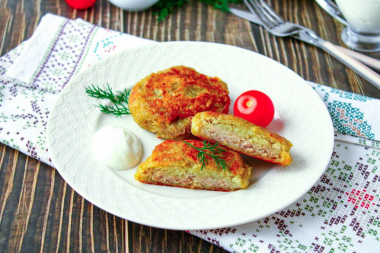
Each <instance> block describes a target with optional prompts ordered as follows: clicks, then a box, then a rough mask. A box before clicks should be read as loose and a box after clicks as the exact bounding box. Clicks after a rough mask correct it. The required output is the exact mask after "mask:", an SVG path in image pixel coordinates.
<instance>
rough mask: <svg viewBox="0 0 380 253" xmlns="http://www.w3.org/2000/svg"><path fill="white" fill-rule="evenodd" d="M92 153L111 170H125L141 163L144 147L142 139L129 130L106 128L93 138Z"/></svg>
mask: <svg viewBox="0 0 380 253" xmlns="http://www.w3.org/2000/svg"><path fill="white" fill-rule="evenodd" d="M92 151H93V153H94V155H95V156H96V158H97V159H98V160H99V161H100V162H102V163H104V164H105V165H106V166H108V167H109V168H111V169H114V170H124V169H129V168H132V167H134V166H136V165H137V164H138V163H139V162H140V160H141V156H142V145H141V141H140V139H139V138H137V137H136V135H134V134H133V133H132V132H130V131H128V130H127V129H125V128H119V127H113V126H104V127H102V128H101V129H99V130H98V131H97V132H95V134H94V135H93V137H92Z"/></svg>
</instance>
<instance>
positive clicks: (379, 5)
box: [336, 0, 380, 33]
mask: <svg viewBox="0 0 380 253" xmlns="http://www.w3.org/2000/svg"><path fill="white" fill-rule="evenodd" d="M336 3H337V4H338V7H339V9H340V10H341V12H342V13H343V16H344V17H345V18H346V20H347V21H348V23H349V24H350V26H352V28H353V29H354V30H355V31H356V32H360V33H380V0H336Z"/></svg>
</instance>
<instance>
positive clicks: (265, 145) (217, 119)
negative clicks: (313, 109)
mask: <svg viewBox="0 0 380 253" xmlns="http://www.w3.org/2000/svg"><path fill="white" fill-rule="evenodd" d="M191 132H192V133H193V134H194V135H195V136H197V137H199V138H201V139H205V140H208V141H210V142H214V143H215V142H218V143H219V144H220V145H222V146H225V147H227V148H229V149H232V150H234V151H237V152H239V153H242V154H245V155H248V156H252V157H255V158H259V159H261V160H265V161H268V162H272V163H277V164H281V165H282V166H286V165H289V164H291V163H292V157H291V155H290V148H291V147H292V143H291V142H290V141H288V140H287V139H285V138H284V137H282V136H280V135H278V134H276V133H273V132H271V131H269V130H268V129H266V128H264V127H261V126H257V125H255V124H253V123H251V122H249V121H247V120H245V119H243V118H239V117H236V116H234V115H227V114H223V113H216V112H201V113H198V114H197V115H195V116H194V117H193V120H192V125H191Z"/></svg>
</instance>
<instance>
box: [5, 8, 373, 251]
mask: <svg viewBox="0 0 380 253" xmlns="http://www.w3.org/2000/svg"><path fill="white" fill-rule="evenodd" d="M150 43H154V42H153V41H150V40H146V39H141V38H138V37H135V36H131V35H128V34H123V33H120V32H115V31H110V30H107V29H104V28H101V27H97V26H95V25H92V24H89V23H87V22H85V21H83V20H81V19H77V20H69V19H66V18H63V17H59V16H55V15H52V14H47V15H45V16H44V17H43V18H42V20H41V22H40V24H39V26H38V27H37V29H36V31H35V33H34V35H33V36H32V37H31V38H30V39H29V40H27V41H25V42H24V43H22V44H21V45H19V46H18V47H17V48H15V49H14V50H12V51H10V52H9V53H8V54H6V55H4V56H2V57H1V58H0V141H1V142H2V143H4V144H6V145H8V146H10V147H13V148H15V149H17V150H20V151H21V152H23V153H25V154H26V155H29V156H31V157H33V158H36V159H38V160H40V161H42V162H44V163H47V164H49V165H51V166H54V164H53V163H52V160H51V159H50V156H49V152H48V148H47V144H46V127H47V119H48V117H49V111H50V109H51V107H52V105H53V103H54V100H55V98H56V96H57V94H58V93H59V92H60V91H61V90H62V89H63V88H64V87H65V85H66V84H67V83H68V82H69V80H70V78H71V77H72V76H73V75H75V74H77V73H79V72H80V71H81V70H83V69H85V68H86V67H88V66H90V65H91V64H92V63H93V62H96V61H99V60H101V59H103V58H104V57H106V56H108V55H110V54H113V53H115V52H119V51H122V50H125V49H128V48H132V47H136V46H142V45H145V44H150ZM309 84H310V85H311V86H312V87H313V88H314V89H315V91H316V92H317V93H318V94H319V95H320V97H321V99H322V100H323V102H324V103H325V104H326V107H327V108H328V111H329V113H330V115H331V118H332V121H333V124H334V129H335V131H336V133H335V144H334V152H333V154H332V158H331V161H330V164H329V166H328V168H327V170H326V172H325V173H324V174H323V175H322V177H321V178H320V180H319V181H318V182H317V184H316V185H315V186H313V188H312V189H311V190H310V191H309V192H308V193H307V194H305V195H304V196H303V197H301V198H300V199H299V200H298V201H297V202H296V203H294V204H292V205H291V206H289V207H287V208H285V209H284V210H282V211H280V212H277V213H275V214H273V215H271V216H268V217H266V218H264V219H261V220H258V221H255V222H251V223H248V224H245V225H240V226H236V227H229V228H224V229H215V230H202V231H189V232H190V233H191V234H193V235H196V236H198V237H200V238H203V239H205V240H207V241H209V242H211V243H214V244H215V245H217V246H220V247H223V248H224V249H226V250H228V251H231V252H376V251H378V250H379V248H380V216H379V207H380V170H379V166H380V117H379V116H380V115H379V112H380V100H378V99H374V98H369V97H365V96H361V95H357V94H353V93H349V92H344V91H340V90H336V89H333V88H329V87H327V86H323V85H319V84H314V83H309ZM316 120H318V119H316ZM253 201H254V200H253Z"/></svg>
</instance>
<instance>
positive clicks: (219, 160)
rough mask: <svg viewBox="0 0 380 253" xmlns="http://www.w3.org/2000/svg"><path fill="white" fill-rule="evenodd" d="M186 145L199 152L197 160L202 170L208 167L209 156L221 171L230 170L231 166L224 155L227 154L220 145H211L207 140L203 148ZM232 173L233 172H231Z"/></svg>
mask: <svg viewBox="0 0 380 253" xmlns="http://www.w3.org/2000/svg"><path fill="white" fill-rule="evenodd" d="M183 142H184V143H185V144H187V145H189V146H191V147H193V148H195V149H196V150H197V151H198V154H197V159H198V161H199V162H200V163H201V170H203V168H204V167H206V166H207V164H208V160H207V156H208V157H210V158H212V159H213V160H214V161H215V163H216V165H217V166H218V168H219V169H223V170H226V169H227V170H228V171H230V170H229V168H228V167H229V165H228V164H227V163H226V160H225V156H224V155H223V153H224V152H226V151H225V150H224V149H222V148H221V147H220V146H219V145H218V143H215V144H211V143H209V142H207V141H206V140H204V141H203V147H202V148H197V147H195V146H194V145H192V144H190V143H188V142H186V141H183ZM230 172H231V171H230Z"/></svg>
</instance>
